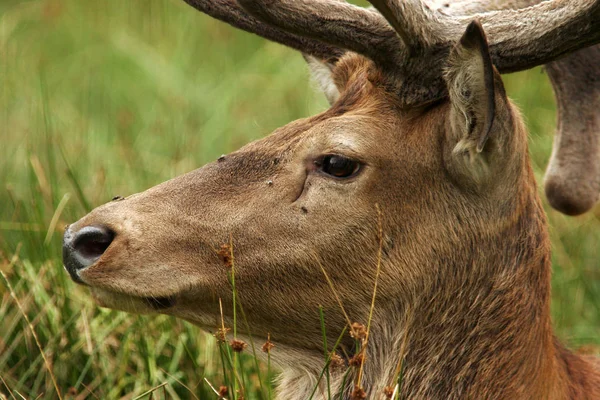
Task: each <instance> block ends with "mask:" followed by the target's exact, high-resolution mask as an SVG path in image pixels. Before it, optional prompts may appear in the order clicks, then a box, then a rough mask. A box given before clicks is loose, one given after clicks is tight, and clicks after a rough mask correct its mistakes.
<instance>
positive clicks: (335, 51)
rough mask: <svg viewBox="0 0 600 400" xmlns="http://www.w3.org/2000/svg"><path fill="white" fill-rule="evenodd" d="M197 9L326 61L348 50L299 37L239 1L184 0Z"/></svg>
mask: <svg viewBox="0 0 600 400" xmlns="http://www.w3.org/2000/svg"><path fill="white" fill-rule="evenodd" d="M184 1H185V2H186V3H187V4H189V5H190V6H192V7H194V8H195V9H197V10H199V11H201V12H203V13H205V14H208V15H210V16H211V17H213V18H216V19H218V20H221V21H223V22H226V23H228V24H230V25H232V26H234V27H236V28H239V29H243V30H245V31H247V32H250V33H254V34H257V35H259V36H262V37H264V38H266V39H269V40H272V41H274V42H277V43H281V44H283V45H286V46H289V47H291V48H294V49H296V50H299V51H301V52H304V53H307V54H310V55H313V56H315V57H318V58H320V59H323V60H332V59H333V60H335V59H337V58H339V57H341V56H342V55H343V54H344V53H345V52H346V51H345V50H344V49H342V48H339V47H335V46H332V45H330V44H327V43H324V42H322V41H319V40H314V39H310V38H307V37H305V36H303V35H296V34H293V33H290V32H287V31H285V30H282V29H280V28H277V27H275V26H271V25H269V24H266V23H265V22H263V21H261V20H259V19H257V18H255V17H253V16H252V15H250V14H248V12H247V11H246V10H244V9H243V8H242V7H241V6H240V5H239V4H238V2H237V1H236V0H184Z"/></svg>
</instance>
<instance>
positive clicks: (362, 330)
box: [350, 322, 367, 340]
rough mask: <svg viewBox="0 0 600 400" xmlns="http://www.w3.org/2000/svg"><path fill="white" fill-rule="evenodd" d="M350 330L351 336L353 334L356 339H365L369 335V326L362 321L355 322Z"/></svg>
mask: <svg viewBox="0 0 600 400" xmlns="http://www.w3.org/2000/svg"><path fill="white" fill-rule="evenodd" d="M351 328H352V329H351V330H350V336H352V337H353V338H354V339H356V340H365V339H366V337H367V328H366V327H365V326H364V325H363V324H361V323H360V322H355V323H353V324H352V326H351Z"/></svg>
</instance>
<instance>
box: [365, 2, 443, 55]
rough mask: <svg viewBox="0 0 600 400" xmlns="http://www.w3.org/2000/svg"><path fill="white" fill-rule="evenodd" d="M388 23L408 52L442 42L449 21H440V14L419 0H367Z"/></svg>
mask: <svg viewBox="0 0 600 400" xmlns="http://www.w3.org/2000/svg"><path fill="white" fill-rule="evenodd" d="M368 1H369V3H371V4H372V5H373V6H374V7H375V8H376V9H377V10H378V11H379V12H380V13H381V15H383V17H384V18H385V19H386V20H387V21H388V22H389V24H390V25H391V26H392V27H393V28H394V29H395V30H396V33H398V36H400V38H401V39H402V42H404V44H405V45H406V46H407V47H408V48H409V50H410V52H415V51H419V50H424V49H426V48H427V47H430V46H432V45H435V44H437V43H440V42H443V41H444V39H443V37H444V36H443V35H440V34H441V33H442V32H444V31H445V30H446V29H447V27H446V25H448V24H449V23H452V22H453V21H451V20H449V21H443V22H442V21H440V20H439V18H438V16H440V17H443V16H442V15H441V14H436V13H434V12H432V10H431V9H430V8H429V6H428V5H427V4H425V3H423V2H422V1H419V0H406V1H401V0H368Z"/></svg>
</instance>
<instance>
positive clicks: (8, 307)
mask: <svg viewBox="0 0 600 400" xmlns="http://www.w3.org/2000/svg"><path fill="white" fill-rule="evenodd" d="M505 81H506V85H507V89H508V92H509V95H510V96H511V97H512V98H513V99H514V100H515V101H516V103H517V104H519V105H520V107H521V108H522V110H523V113H524V115H525V117H526V120H527V122H528V126H529V129H530V137H531V139H530V145H531V154H532V158H533V162H534V167H535V170H536V174H537V176H538V181H539V182H541V178H542V175H543V170H544V168H545V166H546V165H547V161H548V158H549V156H550V152H551V145H552V135H553V132H554V128H555V109H554V99H553V96H552V92H551V89H550V86H549V83H548V80H547V78H546V76H545V75H544V74H543V73H542V71H541V70H540V69H536V70H532V71H528V72H524V73H519V74H515V75H511V76H507V77H506V78H505ZM325 108H326V102H325V99H324V97H323V96H322V95H321V94H320V93H317V92H316V91H315V90H314V89H313V86H312V85H311V84H310V83H309V81H308V72H307V70H306V68H305V65H304V61H303V60H302V57H301V56H300V55H299V54H298V53H296V52H294V51H292V50H288V49H286V48H284V47H282V46H280V45H277V44H273V43H269V42H267V41H265V40H262V39H260V38H258V37H255V36H253V35H250V34H247V33H244V32H241V31H237V30H234V29H232V28H230V27H229V26H227V25H225V24H223V23H221V22H218V21H215V20H212V19H210V18H209V17H207V16H205V15H202V14H200V13H198V12H196V11H195V10H193V9H192V8H190V7H188V6H187V5H185V4H184V3H183V2H182V1H177V0H144V1H142V0H132V1H127V2H124V1H121V0H104V1H101V2H88V1H85V2H83V1H80V0H28V1H25V0H2V1H0V269H1V270H2V271H3V272H4V273H5V274H6V275H7V276H8V279H9V281H10V283H11V284H12V286H14V288H15V294H16V296H17V298H18V299H19V301H20V303H21V305H22V307H23V309H24V311H25V313H26V314H27V315H28V316H29V319H30V320H31V322H32V326H33V327H34V329H35V331H36V333H37V335H38V336H39V340H40V344H41V346H42V347H43V349H44V352H45V354H46V356H47V357H48V359H49V360H50V362H51V365H52V367H53V370H54V373H55V375H56V378H57V380H58V385H59V386H60V388H61V390H62V391H63V393H70V395H69V396H70V398H88V397H89V398H100V399H116V398H127V399H133V398H136V396H140V395H142V394H143V393H144V392H146V391H148V390H150V389H152V388H153V387H156V386H158V385H161V384H164V383H166V385H165V386H163V387H161V389H160V390H159V391H156V392H154V396H155V398H156V397H157V395H158V394H159V393H161V394H160V395H159V396H158V397H165V398H183V399H185V398H195V397H198V398H200V399H204V398H207V399H210V398H217V396H216V395H215V394H214V393H213V392H212V391H211V390H210V388H209V387H208V385H207V384H206V383H205V382H204V381H203V378H205V377H206V378H207V379H208V380H209V381H210V382H211V383H212V384H213V385H216V386H217V387H218V386H219V385H220V384H222V383H223V382H222V381H223V377H222V373H221V363H220V358H219V356H218V351H217V346H216V344H215V342H214V339H213V338H211V337H209V336H208V335H205V334H203V333H202V332H200V331H199V330H198V329H197V328H195V327H193V326H191V325H189V324H187V323H184V322H182V321H178V320H175V319H172V318H168V317H162V316H161V317H140V316H133V315H129V314H124V313H119V312H115V311H109V310H104V309H99V308H97V307H96V306H94V305H93V304H92V302H91V300H90V297H89V295H88V294H87V292H86V290H85V289H83V288H81V287H78V286H76V285H75V284H73V283H72V282H71V281H70V280H69V278H68V277H67V274H66V273H64V271H63V269H62V263H61V255H60V253H61V236H62V228H63V226H64V225H65V224H66V223H68V222H72V221H75V220H77V219H78V218H80V217H81V216H83V215H84V214H85V213H86V212H87V211H89V210H90V209H91V208H93V207H95V206H97V205H100V204H102V203H104V202H106V201H108V200H110V199H111V198H112V197H113V196H114V195H128V194H131V193H134V192H137V191H142V190H145V189H147V188H148V187H151V186H153V185H156V184H158V183H160V182H162V181H165V180H167V179H169V178H172V177H174V176H177V175H180V174H183V173H185V172H187V171H190V170H192V169H194V168H197V167H200V166H201V165H203V164H204V163H206V162H208V161H210V160H214V159H215V158H217V157H218V156H219V155H220V154H223V153H227V152H230V151H232V150H235V149H236V148H238V147H240V146H241V145H243V144H245V143H247V142H249V141H251V140H254V139H257V138H259V137H262V136H264V135H265V134H268V133H269V132H270V131H272V130H273V129H275V128H277V127H279V126H281V125H284V124H286V123H288V122H290V121H292V120H294V119H297V118H300V117H305V116H308V115H311V114H315V113H317V112H319V111H321V110H324V109H325ZM546 209H547V211H548V214H549V220H550V225H551V234H552V241H553V261H554V275H553V310H552V311H553V317H554V322H555V326H556V331H557V335H558V336H559V337H560V338H561V339H562V340H563V341H565V342H566V343H568V344H569V345H570V346H571V347H574V348H578V347H581V346H598V345H600V266H599V265H598V264H599V260H600V254H599V246H598V244H599V243H600V229H599V228H600V210H599V209H598V208H596V210H595V212H592V213H588V214H587V215H584V216H581V217H578V218H568V217H564V216H562V215H560V214H559V213H557V212H555V211H553V210H551V209H550V208H548V207H546ZM259 346H260V344H259ZM274 351H276V350H274ZM261 370H262V373H263V375H264V372H265V371H264V369H263V368H262V367H261ZM244 372H245V376H246V377H247V379H248V381H249V382H250V386H251V388H250V389H248V390H249V391H248V394H249V397H250V398H260V394H259V392H260V389H259V380H258V378H257V372H258V371H257V370H256V368H255V366H254V364H253V362H252V361H251V360H248V359H245V361H244ZM0 378H2V380H0V398H2V395H4V396H5V397H6V398H9V396H15V398H19V397H17V396H18V394H20V395H23V396H24V397H25V398H40V399H54V398H56V394H55V393H54V389H53V386H52V382H51V380H50V377H49V374H48V372H47V370H46V369H45V367H44V364H43V360H42V357H41V354H40V352H39V350H38V349H37V347H36V345H35V342H34V338H33V336H32V334H31V331H30V329H29V328H28V325H27V323H26V321H25V320H24V318H23V315H22V313H21V312H20V311H19V308H18V307H17V305H16V303H15V301H14V300H13V299H12V298H11V297H10V294H9V291H8V289H7V285H6V282H4V281H2V284H0ZM263 378H264V376H263ZM265 384H266V383H265ZM186 386H187V388H186ZM188 388H189V389H188ZM9 389H10V391H11V392H9ZM263 389H264V388H263ZM263 393H266V390H263ZM143 397H145V396H142V398H143ZM11 398H12V397H11ZM146 398H147V397H146Z"/></svg>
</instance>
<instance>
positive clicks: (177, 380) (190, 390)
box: [159, 368, 200, 400]
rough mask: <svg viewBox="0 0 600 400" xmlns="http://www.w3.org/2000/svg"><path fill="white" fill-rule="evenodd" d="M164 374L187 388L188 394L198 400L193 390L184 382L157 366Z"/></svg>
mask: <svg viewBox="0 0 600 400" xmlns="http://www.w3.org/2000/svg"><path fill="white" fill-rule="evenodd" d="M159 369H160V370H161V371H162V372H163V373H164V374H165V375H167V376H168V377H169V378H171V379H173V380H174V381H175V382H177V383H179V384H180V385H181V386H183V387H184V388H186V389H187V390H188V392H190V395H191V396H192V397H193V398H194V399H196V400H200V399H199V398H198V396H196V394H195V393H194V391H193V390H192V389H190V388H189V387H188V386H187V385H186V384H185V383H183V382H181V381H180V380H179V379H177V378H176V377H175V376H173V375H171V374H170V373H168V372H167V371H165V370H164V369H163V368H159Z"/></svg>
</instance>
